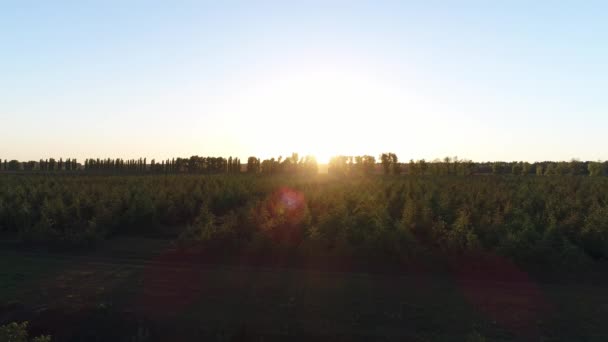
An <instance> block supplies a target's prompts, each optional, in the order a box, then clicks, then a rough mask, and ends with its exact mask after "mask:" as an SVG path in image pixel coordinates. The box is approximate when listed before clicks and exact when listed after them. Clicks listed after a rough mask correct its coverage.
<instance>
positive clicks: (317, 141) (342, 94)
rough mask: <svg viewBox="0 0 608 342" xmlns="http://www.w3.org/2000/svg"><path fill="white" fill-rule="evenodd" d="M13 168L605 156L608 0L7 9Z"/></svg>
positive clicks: (4, 125) (7, 154) (6, 121)
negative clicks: (141, 161)
mask: <svg viewBox="0 0 608 342" xmlns="http://www.w3.org/2000/svg"><path fill="white" fill-rule="evenodd" d="M0 127H1V131H0V158H3V159H4V158H7V159H10V158H17V159H22V160H24V159H36V160H37V159H39V158H48V157H64V158H66V157H76V158H79V159H81V160H82V159H84V158H85V157H123V158H130V157H139V156H142V157H143V156H145V157H148V158H167V157H169V156H190V155H193V154H198V155H222V156H229V155H233V156H240V157H241V158H242V159H245V158H246V157H247V156H249V155H256V156H260V157H267V156H278V155H284V156H285V155H287V154H290V153H291V152H293V151H297V152H300V154H307V153H312V154H316V155H317V156H318V157H319V159H320V161H325V160H326V159H327V157H328V156H329V155H333V154H372V155H376V156H377V155H378V153H380V152H383V151H394V152H396V153H397V154H398V155H399V157H400V158H401V160H409V159H410V158H415V159H418V158H427V159H433V158H435V157H443V156H446V155H449V156H454V155H457V156H459V157H461V158H470V159H474V160H478V161H482V160H499V159H500V160H529V161H534V160H546V159H553V160H569V159H571V158H573V157H576V158H580V159H584V160H596V159H608V147H607V146H608V2H606V1H596V2H593V1H568V2H566V1H527V0H526V1H418V2H413V1H412V2H408V1H379V0H370V1H353V0H351V1H328V0H323V1H287V0H282V1H213V2H211V1H209V2H204V1H191V2H184V1H163V2H159V1H127V0H120V1H109V0H103V1H85V0H83V1H17V0H15V1H0Z"/></svg>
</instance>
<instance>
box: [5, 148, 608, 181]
mask: <svg viewBox="0 0 608 342" xmlns="http://www.w3.org/2000/svg"><path fill="white" fill-rule="evenodd" d="M379 159H380V162H379V163H378V162H377V160H376V158H375V157H374V156H371V155H358V156H345V155H339V156H335V157H332V158H331V160H330V161H329V164H328V168H327V171H328V173H329V174H332V175H336V176H353V175H369V174H375V173H384V174H385V175H402V174H406V175H413V176H424V175H430V176H442V175H458V176H470V175H476V174H493V175H506V174H512V175H537V176H550V175H589V176H605V175H607V174H608V161H603V162H602V161H579V160H571V161H543V162H534V163H529V162H523V161H515V162H503V161H495V162H473V161H471V160H467V159H458V157H445V158H443V159H435V160H432V161H426V160H425V159H420V160H417V161H415V160H413V159H412V160H410V161H409V162H408V163H400V162H399V159H398V157H397V155H396V154H395V153H382V154H381V155H380V156H379ZM318 170H319V167H318V163H317V160H316V159H315V157H314V156H310V155H307V156H303V157H300V156H299V154H298V153H292V155H291V156H288V157H286V158H283V157H282V156H279V157H278V158H269V159H264V160H261V159H260V158H257V157H255V156H251V157H249V158H248V159H247V163H246V164H243V163H241V160H240V159H239V158H238V157H232V156H230V157H228V158H224V157H201V156H191V157H189V158H179V157H178V158H170V159H166V160H160V161H157V160H156V159H151V160H150V161H148V159H147V158H138V159H126V160H125V159H122V158H115V159H113V158H103V159H100V158H87V159H85V161H84V163H80V162H78V160H77V159H75V158H67V159H65V160H64V159H63V158H59V159H58V160H56V159H54V158H49V159H40V160H39V161H33V160H32V161H19V160H10V161H9V160H6V159H5V160H4V161H2V159H0V172H3V171H5V172H53V173H54V172H89V173H119V174H123V173H137V174H140V173H152V174H162V173H165V174H168V173H170V174H179V173H194V174H216V173H230V174H239V173H248V174H258V173H259V174H283V173H292V174H293V173H305V174H316V173H318Z"/></svg>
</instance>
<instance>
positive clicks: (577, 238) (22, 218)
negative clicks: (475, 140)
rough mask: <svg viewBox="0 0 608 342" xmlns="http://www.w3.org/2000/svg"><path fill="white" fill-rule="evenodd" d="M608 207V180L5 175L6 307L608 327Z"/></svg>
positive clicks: (217, 324) (198, 329) (210, 318)
mask: <svg viewBox="0 0 608 342" xmlns="http://www.w3.org/2000/svg"><path fill="white" fill-rule="evenodd" d="M607 211H608V178H606V177H587V176H568V175H563V176H560V175H553V176H533V175H532V176H522V175H484V176H474V175H470V176H456V175H445V176H427V175H409V176H403V175H401V176H398V175H386V176H380V175H351V176H348V177H335V176H332V175H312V174H294V175H289V174H282V175H273V176H269V175H257V174H253V175H252V174H217V175H187V174H181V175H175V174H167V175H155V174H148V175H114V176H111V175H96V174H62V175H49V174H46V175H45V174H11V175H2V177H0V230H1V232H2V244H1V246H2V252H1V253H2V255H1V257H2V258H1V265H0V266H1V268H2V270H3V271H4V272H3V273H2V276H1V277H2V278H0V280H1V281H0V304H1V305H0V320H2V322H8V321H13V320H16V321H19V320H30V321H31V323H32V325H31V327H32V329H33V332H35V333H50V334H51V335H53V336H54V338H55V340H58V341H64V340H65V341H73V340H84V339H87V338H90V337H91V336H93V335H90V334H91V331H96V332H97V333H99V332H100V331H106V332H107V334H116V335H111V336H110V335H108V336H105V335H103V336H105V337H102V339H103V338H105V339H106V340H121V339H123V340H139V341H148V340H151V341H153V340H167V339H171V340H180V339H182V340H192V339H203V340H238V339H239V338H241V339H245V340H252V339H253V340H281V339H286V338H290V339H296V338H300V339H302V340H310V339H312V340H345V341H351V340H361V341H363V340H370V339H371V340H402V339H409V340H420V341H445V340H455V341H456V340H467V339H469V340H476V339H477V340H483V339H485V340H504V341H509V340H536V341H537V340H539V339H545V340H564V341H568V340H572V339H574V338H579V339H580V337H583V338H585V339H586V340H602V339H604V338H605V337H606V336H608V331H606V328H605V325H604V324H603V323H602V322H603V318H604V317H606V314H608V312H607V310H608V296H606V294H605V293H604V291H603V290H602V289H603V288H604V286H605V285H606V284H607V283H608V279H606V277H605V275H604V271H605V266H606V265H605V259H606V257H607V256H608V215H607ZM104 327H105V328H104ZM108 327H115V328H114V329H109V328H108ZM96 336H102V335H96Z"/></svg>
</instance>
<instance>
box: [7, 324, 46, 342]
mask: <svg viewBox="0 0 608 342" xmlns="http://www.w3.org/2000/svg"><path fill="white" fill-rule="evenodd" d="M28 325H29V324H28V322H23V323H16V322H13V323H9V324H7V325H3V326H0V342H28V341H31V342H50V341H51V337H50V336H45V335H43V336H38V337H34V338H32V339H29V333H28V331H27V328H28Z"/></svg>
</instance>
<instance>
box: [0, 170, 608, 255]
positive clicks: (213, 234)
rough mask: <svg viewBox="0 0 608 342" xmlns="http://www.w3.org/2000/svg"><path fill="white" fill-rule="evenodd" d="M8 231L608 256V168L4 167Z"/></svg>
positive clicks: (349, 249) (280, 246)
mask: <svg viewBox="0 0 608 342" xmlns="http://www.w3.org/2000/svg"><path fill="white" fill-rule="evenodd" d="M293 160H295V159H293ZM416 164H419V163H416ZM431 164H432V163H431ZM459 164H463V162H461V161H458V160H457V159H450V160H449V164H447V161H446V164H442V165H444V166H445V165H449V170H452V169H453V168H456V169H457V167H458V165H459ZM417 166H418V167H420V168H421V169H423V168H424V167H422V165H417ZM520 166H521V167H522V169H523V168H524V167H525V164H522V165H520ZM425 167H426V166H425ZM522 169H518V170H517V172H518V173H519V172H522V171H521V170H522ZM445 170H446V172H448V171H447V170H448V168H446V169H445ZM449 172H452V171H449ZM530 172H533V171H530ZM0 231H1V232H6V233H10V234H17V236H19V237H21V239H22V240H23V241H24V242H27V243H34V244H43V245H53V246H54V245H56V246H61V247H65V246H88V245H91V244H95V243H98V242H100V241H101V240H103V239H104V238H107V237H111V236H114V235H134V236H169V237H175V238H178V242H179V244H180V245H181V246H185V247H196V248H199V249H204V250H209V251H211V250H214V251H221V252H222V253H224V254H230V253H233V252H236V251H239V250H240V251H242V250H257V251H264V253H275V252H280V251H283V252H285V251H289V253H295V254H299V255H301V256H303V257H305V256H315V255H316V256H319V255H333V256H344V257H352V256H359V257H361V258H370V260H371V259H374V258H376V259H380V260H384V261H390V262H393V261H399V260H404V259H410V258H415V257H416V256H420V255H426V254H425V253H448V254H453V253H469V252H476V251H480V250H484V251H489V252H493V253H498V254H502V255H505V256H509V257H512V258H514V259H517V260H520V261H522V262H543V263H556V262H581V261H585V260H590V259H605V258H608V179H607V178H605V177H571V176H570V175H567V174H566V175H559V174H556V175H554V176H552V177H514V176H490V177H486V176H473V175H471V176H470V177H456V176H443V177H431V178H429V177H421V176H420V175H416V176H401V177H381V176H366V177H334V176H332V175H324V176H317V175H311V174H291V173H284V174H282V175H275V176H272V177H265V176H262V175H256V174H245V173H244V174H241V175H238V176H237V175H229V174H224V175H147V176H100V175H89V176H87V175H63V176H57V175H28V176H20V175H4V176H2V177H0ZM218 253H219V252H218Z"/></svg>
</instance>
